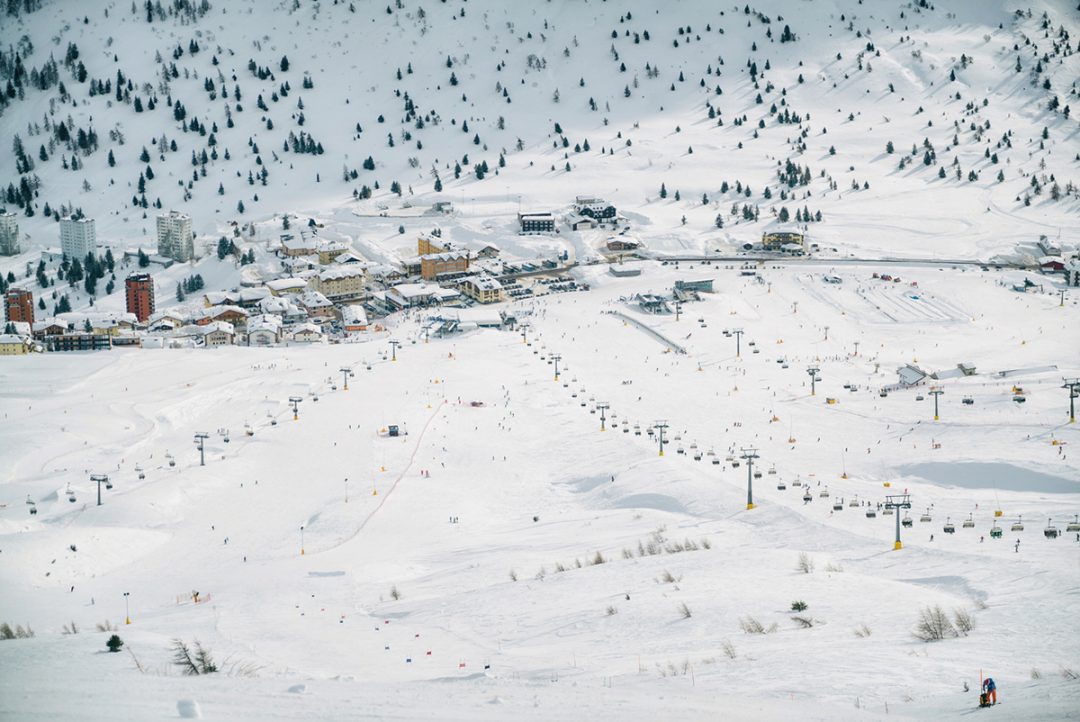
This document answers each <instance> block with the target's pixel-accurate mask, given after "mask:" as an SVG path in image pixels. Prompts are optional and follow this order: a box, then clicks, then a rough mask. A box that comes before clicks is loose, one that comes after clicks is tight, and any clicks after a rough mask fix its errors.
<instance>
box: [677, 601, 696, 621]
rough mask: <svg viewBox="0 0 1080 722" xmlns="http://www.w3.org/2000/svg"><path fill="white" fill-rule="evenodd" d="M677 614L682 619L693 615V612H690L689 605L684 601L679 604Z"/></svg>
mask: <svg viewBox="0 0 1080 722" xmlns="http://www.w3.org/2000/svg"><path fill="white" fill-rule="evenodd" d="M679 614H680V615H682V618H683V619H689V618H690V617H692V616H693V614H692V613H691V612H690V607H688V606H686V602H683V603H682V604H680V605H679Z"/></svg>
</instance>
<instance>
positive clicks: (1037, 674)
mask: <svg viewBox="0 0 1080 722" xmlns="http://www.w3.org/2000/svg"><path fill="white" fill-rule="evenodd" d="M1031 678H1032V679H1042V672H1040V671H1039V670H1038V669H1036V668H1035V667H1032V668H1031Z"/></svg>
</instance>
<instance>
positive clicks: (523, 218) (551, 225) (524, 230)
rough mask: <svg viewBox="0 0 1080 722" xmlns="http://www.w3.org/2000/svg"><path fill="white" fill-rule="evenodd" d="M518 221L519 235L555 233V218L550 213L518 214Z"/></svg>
mask: <svg viewBox="0 0 1080 722" xmlns="http://www.w3.org/2000/svg"><path fill="white" fill-rule="evenodd" d="M517 220H518V234H519V235H523V236H529V235H538V234H541V233H554V232H555V216H554V215H552V214H551V213H549V212H535V213H518V215H517Z"/></svg>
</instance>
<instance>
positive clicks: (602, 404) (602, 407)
mask: <svg viewBox="0 0 1080 722" xmlns="http://www.w3.org/2000/svg"><path fill="white" fill-rule="evenodd" d="M610 407H611V404H609V403H607V402H606V401H601V402H600V403H598V404H597V405H596V408H598V409H600V430H601V431H604V430H605V426H604V422H605V421H607V418H606V417H605V416H604V412H605V411H606V410H607V409H609V408H610Z"/></svg>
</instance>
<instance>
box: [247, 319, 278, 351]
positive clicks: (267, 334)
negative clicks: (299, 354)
mask: <svg viewBox="0 0 1080 722" xmlns="http://www.w3.org/2000/svg"><path fill="white" fill-rule="evenodd" d="M280 341H281V319H280V318H278V317H277V316H271V315H268V314H260V315H258V316H252V317H251V318H250V319H249V320H248V325H247V345H248V346H273V345H274V344H276V343H280Z"/></svg>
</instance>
